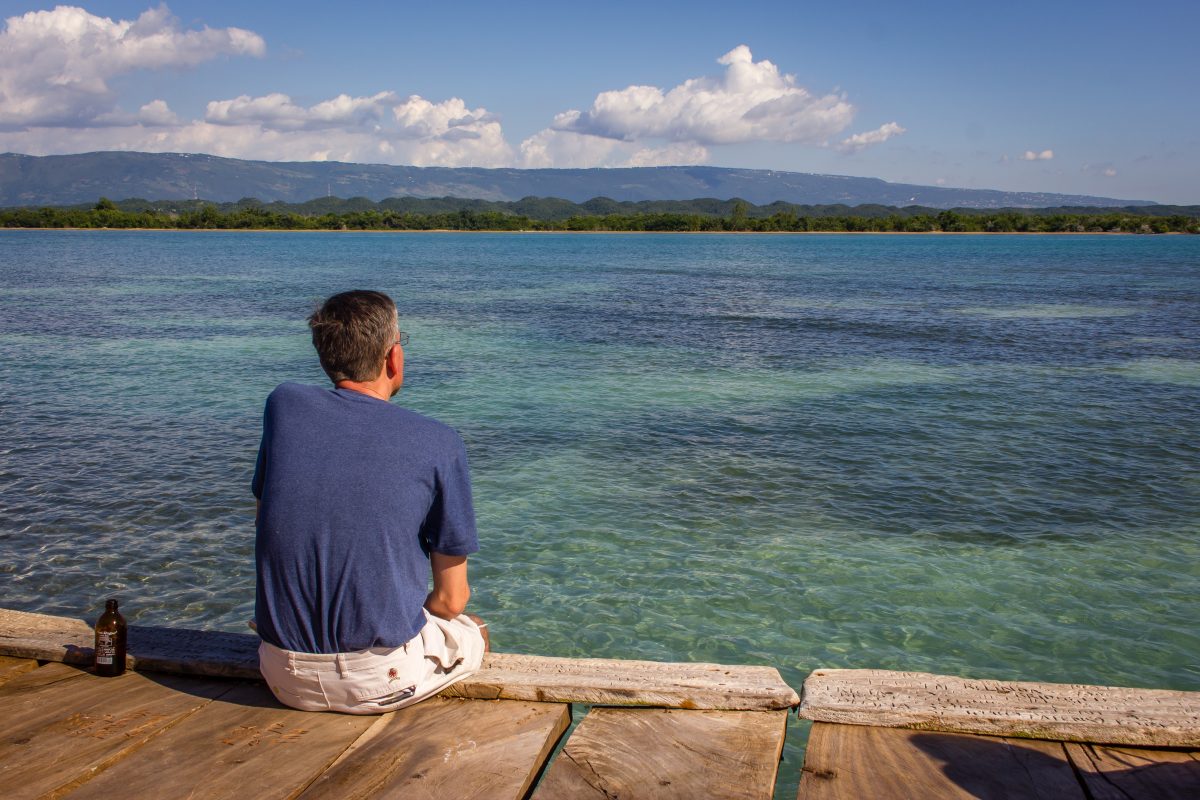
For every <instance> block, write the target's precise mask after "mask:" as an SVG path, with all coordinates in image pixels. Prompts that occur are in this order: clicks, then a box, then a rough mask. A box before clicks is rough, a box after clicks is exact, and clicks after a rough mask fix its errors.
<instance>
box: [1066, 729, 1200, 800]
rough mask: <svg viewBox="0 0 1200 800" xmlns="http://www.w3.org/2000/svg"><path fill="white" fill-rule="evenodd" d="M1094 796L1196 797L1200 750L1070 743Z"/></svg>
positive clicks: (1124, 799) (1127, 799) (1110, 799)
mask: <svg viewBox="0 0 1200 800" xmlns="http://www.w3.org/2000/svg"><path fill="white" fill-rule="evenodd" d="M1066 749H1067V755H1068V757H1070V759H1071V763H1073V764H1074V765H1075V768H1076V769H1077V770H1078V772H1079V775H1080V777H1082V778H1083V782H1084V783H1085V784H1087V788H1088V792H1089V793H1090V794H1091V797H1092V798H1093V800H1195V798H1197V797H1200V753H1197V752H1194V751H1193V752H1187V751H1181V750H1147V749H1142V748H1133V747H1106V746H1103V745H1092V744H1074V743H1072V744H1068V745H1066Z"/></svg>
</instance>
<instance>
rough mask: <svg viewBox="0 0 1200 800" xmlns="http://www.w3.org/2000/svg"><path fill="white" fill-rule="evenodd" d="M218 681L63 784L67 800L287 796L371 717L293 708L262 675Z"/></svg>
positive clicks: (365, 726) (314, 774)
mask: <svg viewBox="0 0 1200 800" xmlns="http://www.w3.org/2000/svg"><path fill="white" fill-rule="evenodd" d="M194 682H195V683H197V684H199V683H201V681H199V680H195V681H194ZM226 685H227V686H229V691H227V692H226V693H225V694H222V695H221V696H220V697H218V698H216V699H214V700H213V701H212V702H211V703H209V704H208V705H206V706H204V707H203V708H201V709H199V710H198V711H196V712H195V713H194V714H192V715H190V716H189V717H188V718H187V719H185V720H183V721H182V722H180V723H179V724H178V725H175V726H174V727H172V728H171V729H170V730H168V731H166V732H164V733H162V734H161V735H159V736H157V737H155V738H154V739H153V740H152V741H151V742H150V743H148V744H147V745H146V746H144V747H142V748H140V749H138V750H137V751H136V752H134V753H132V754H129V755H127V756H125V757H124V758H122V759H121V760H120V761H117V762H116V763H114V764H113V765H112V766H111V767H109V769H108V770H106V771H105V772H104V773H102V774H101V775H99V776H98V777H96V778H95V779H93V780H91V781H89V782H87V783H85V784H83V785H82V786H80V787H79V788H77V789H76V790H75V791H73V792H71V793H70V795H69V797H70V798H71V800H84V799H85V798H104V799H106V800H107V798H113V797H164V798H169V797H185V796H194V797H203V798H212V799H213V800H217V799H218V798H256V799H257V798H264V800H265V799H267V798H289V797H295V796H296V795H297V794H299V793H300V792H301V791H303V790H304V788H305V787H306V786H308V785H309V784H310V783H311V782H312V781H313V780H315V779H316V778H317V777H318V776H319V775H320V774H321V772H322V771H323V770H324V769H326V768H327V767H328V766H329V765H330V764H332V763H333V762H334V761H335V760H336V759H337V758H338V757H339V756H340V755H341V754H342V753H343V752H345V750H346V748H347V747H349V746H350V745H351V743H353V742H354V741H355V740H356V739H358V737H359V736H360V735H361V734H362V733H363V732H364V731H366V730H367V729H368V728H369V727H370V726H371V725H372V724H374V723H375V722H376V721H377V718H376V717H356V716H350V715H346V714H314V713H310V712H305V711H295V710H293V709H290V708H286V707H284V706H282V705H280V704H279V703H278V702H277V701H276V700H275V698H274V697H272V696H271V693H270V691H269V690H268V689H267V688H266V686H265V685H264V684H262V683H241V682H236V683H232V685H229V684H226Z"/></svg>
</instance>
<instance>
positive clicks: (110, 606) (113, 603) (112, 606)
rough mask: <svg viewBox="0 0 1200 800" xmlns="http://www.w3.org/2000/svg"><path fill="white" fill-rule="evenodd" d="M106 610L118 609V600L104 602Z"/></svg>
mask: <svg viewBox="0 0 1200 800" xmlns="http://www.w3.org/2000/svg"><path fill="white" fill-rule="evenodd" d="M104 610H105V611H116V610H117V601H116V600H109V601H108V602H107V603H105V604H104Z"/></svg>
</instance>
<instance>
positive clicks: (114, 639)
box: [96, 600, 125, 678]
mask: <svg viewBox="0 0 1200 800" xmlns="http://www.w3.org/2000/svg"><path fill="white" fill-rule="evenodd" d="M124 671H125V618H124V617H122V616H121V613H120V612H119V611H117V601H116V600H109V601H108V602H107V603H106V604H105V606H104V613H103V614H101V615H100V619H99V620H98V621H97V622H96V674H97V675H103V676H104V677H106V678H111V677H114V676H116V675H120V674H121V673H122V672H124Z"/></svg>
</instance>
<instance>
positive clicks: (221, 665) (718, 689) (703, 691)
mask: <svg viewBox="0 0 1200 800" xmlns="http://www.w3.org/2000/svg"><path fill="white" fill-rule="evenodd" d="M93 638H94V636H93V631H92V626H91V625H89V624H88V623H87V622H85V621H84V620H81V619H74V618H71V617H59V616H53V615H49V614H35V613H30V612H27V611H15V610H11V609H4V608H0V656H15V657H19V658H33V659H38V660H40V661H61V662H64V663H68V664H79V665H90V664H91V663H92V645H93ZM258 643H259V639H258V637H257V636H255V635H253V634H242V633H227V632H222V631H200V630H191V629H185V628H159V627H152V626H142V625H131V626H129V654H128V660H127V664H128V666H129V668H131V669H135V670H138V671H149V672H167V673H173V674H179V675H196V676H206V677H218V678H242V679H249V680H261V679H262V676H261V675H260V674H259V672H258ZM442 694H443V696H456V697H469V698H480V699H489V700H532V701H541V702H555V703H586V704H590V705H612V706H656V707H665V708H685V709H703V710H713V711H778V710H782V709H787V708H791V707H793V706H795V705H796V704H797V703H799V702H800V698H799V696H798V695H797V694H796V692H795V690H794V689H792V688H791V687H790V686H788V685H787V684H786V683H784V681H783V678H782V677H780V675H779V671H778V670H777V669H775V668H774V667H763V666H731V665H722V664H698V663H667V662H658V661H623V660H619V659H602V658H553V657H549V656H528V655H517V654H512V653H489V654H488V655H487V656H485V657H484V662H483V669H481V670H480V671H479V672H477V673H475V674H474V675H472V676H471V677H469V678H466V679H464V680H463V681H461V682H459V683H457V684H455V685H454V686H451V687H450V688H449V689H447V690H446V691H445V692H443V693H442Z"/></svg>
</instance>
